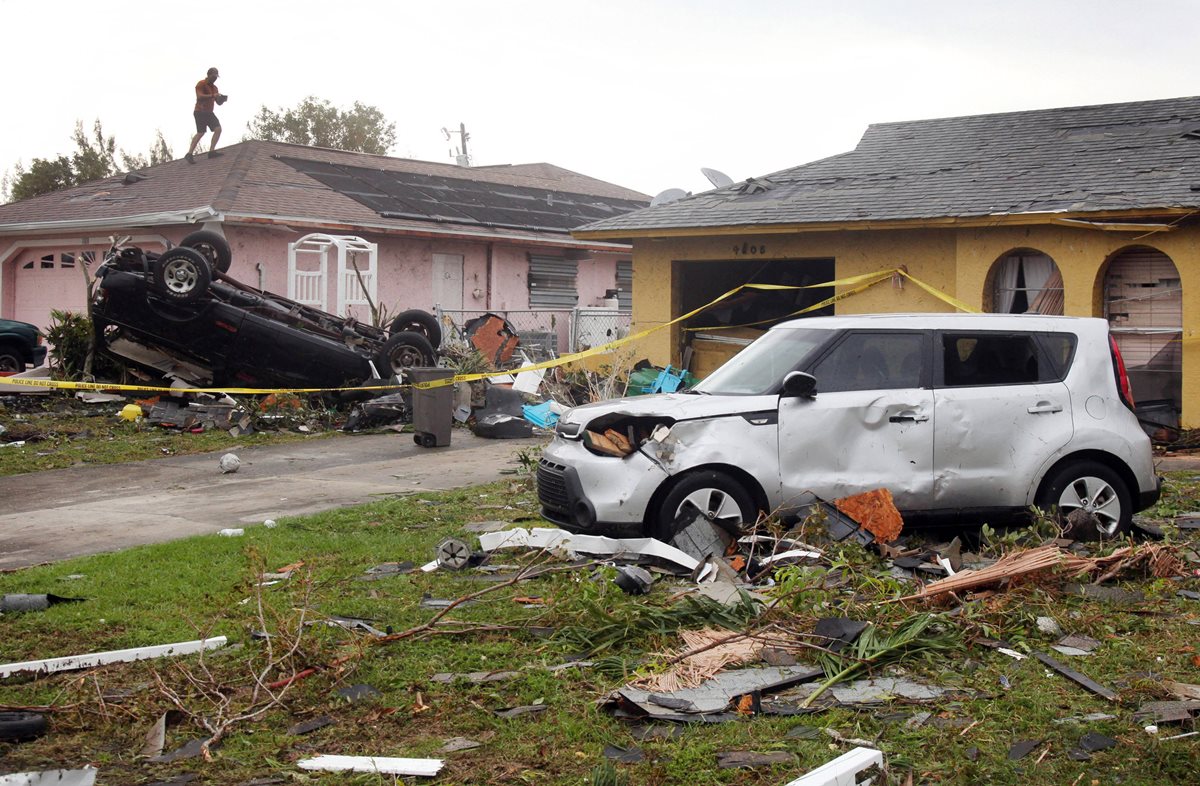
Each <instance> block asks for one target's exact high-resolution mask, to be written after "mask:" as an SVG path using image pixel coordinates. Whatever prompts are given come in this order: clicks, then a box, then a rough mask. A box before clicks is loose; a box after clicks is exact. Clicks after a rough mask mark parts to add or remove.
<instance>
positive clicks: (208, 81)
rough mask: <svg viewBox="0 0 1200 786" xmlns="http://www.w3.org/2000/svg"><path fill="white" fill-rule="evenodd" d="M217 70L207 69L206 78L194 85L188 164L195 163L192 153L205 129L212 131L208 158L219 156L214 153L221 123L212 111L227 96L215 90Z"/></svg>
mask: <svg viewBox="0 0 1200 786" xmlns="http://www.w3.org/2000/svg"><path fill="white" fill-rule="evenodd" d="M217 76H218V74H217V69H215V68H210V69H208V76H206V77H205V78H204V79H201V80H200V81H199V82H197V83H196V109H195V111H193V112H192V115H193V116H195V118H196V135H195V136H194V137H192V144H191V146H190V147H189V148H188V151H187V155H186V156H184V158H186V159H187V162H188V163H189V164H194V163H196V159H195V158H194V157H193V155H192V153H193V151H195V149H196V145H197V144H199V142H200V138H201V137H203V136H204V131H205V129H207V130H209V131H212V132H213V136H212V145H210V146H209V149H208V157H209V158H216V157H217V156H219V155H221V154H220V153H218V152H217V151H216V147H217V140H218V139H220V138H221V121H220V120H217V115H216V113H215V112H213V109H214V108H215V106H216V105H217V104H223V103H225V100H226V98H228V96H225V95H222V94H221V93H220V92H219V91H218V90H217Z"/></svg>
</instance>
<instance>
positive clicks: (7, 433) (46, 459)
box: [0, 388, 334, 477]
mask: <svg viewBox="0 0 1200 786" xmlns="http://www.w3.org/2000/svg"><path fill="white" fill-rule="evenodd" d="M5 392H6V391H5V390H4V389H3V388H0V394H4V393H5ZM123 403H124V402H121V403H115V404H83V403H81V402H79V401H77V400H76V399H75V398H74V397H72V396H70V395H67V394H52V395H49V396H20V397H8V398H7V399H4V400H3V401H0V426H2V427H3V430H2V431H0V477H3V476H5V475H19V474H21V473H24V472H37V471H40V470H45V469H61V468H63V467H72V466H75V465H78V464H121V463H124V462H128V461H142V460H144V459H152V458H161V457H163V456H174V455H187V454H192V453H207V452H209V451H214V450H222V449H224V448H230V447H244V446H251V445H273V444H278V443H281V442H295V441H297V440H302V439H313V438H316V437H322V436H329V435H331V434H332V433H334V432H332V431H330V430H328V429H326V428H323V426H322V424H321V422H320V421H321V420H322V419H326V420H327V418H324V416H325V415H326V413H318V412H314V411H312V410H309V409H307V408H305V409H301V410H298V411H296V412H295V413H287V414H288V415H289V417H288V418H286V419H283V420H281V421H280V422H278V423H277V424H276V423H270V422H267V421H262V420H260V421H259V422H260V425H265V426H267V427H266V428H263V429H262V430H258V431H255V432H254V433H252V434H247V435H245V436H238V437H234V436H231V435H230V434H229V433H228V432H226V431H223V430H220V429H215V430H207V431H203V432H200V433H191V432H185V431H178V430H175V429H168V428H163V427H161V426H157V425H153V424H151V423H148V422H146V421H144V420H143V421H140V422H128V421H124V420H122V419H121V418H119V417H118V416H117V413H118V412H119V411H120V409H121V407H122V405H123ZM256 414H259V413H256ZM306 420H307V421H308V422H311V424H312V425H311V427H310V428H309V430H308V431H307V432H301V431H298V430H296V427H297V426H299V425H303V424H304V423H305V421H306ZM16 443H24V444H16Z"/></svg>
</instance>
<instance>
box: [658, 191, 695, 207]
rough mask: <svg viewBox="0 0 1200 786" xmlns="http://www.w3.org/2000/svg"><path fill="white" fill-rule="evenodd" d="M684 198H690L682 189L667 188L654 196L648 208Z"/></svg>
mask: <svg viewBox="0 0 1200 786" xmlns="http://www.w3.org/2000/svg"><path fill="white" fill-rule="evenodd" d="M685 196H690V194H688V192H686V191H684V190H683V189H682V188H668V189H667V190H666V191H659V192H658V193H657V194H655V195H654V199H651V200H650V207H654V206H655V205H665V204H667V203H668V202H676V201H678V200H680V199H683V198H684V197H685Z"/></svg>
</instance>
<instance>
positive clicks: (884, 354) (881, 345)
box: [812, 332, 924, 393]
mask: <svg viewBox="0 0 1200 786" xmlns="http://www.w3.org/2000/svg"><path fill="white" fill-rule="evenodd" d="M923 344H924V336H923V335H922V334H921V333H862V332H853V333H850V334H849V335H847V336H846V337H845V339H843V340H842V341H840V342H839V343H838V345H837V346H836V347H834V348H833V349H832V350H830V352H829V354H827V355H826V356H825V357H823V358H821V359H820V360H819V361H818V362H817V364H816V365H815V366H813V368H812V375H813V376H814V377H816V378H817V392H818V393H835V392H838V391H843V390H894V389H898V388H917V387H920V386H921V367H922V358H923V357H924V353H923V352H922V351H921V348H922V346H923Z"/></svg>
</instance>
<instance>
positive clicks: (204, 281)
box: [153, 246, 212, 303]
mask: <svg viewBox="0 0 1200 786" xmlns="http://www.w3.org/2000/svg"><path fill="white" fill-rule="evenodd" d="M211 281H212V271H211V270H210V269H209V266H208V260H207V259H205V258H204V255H203V254H201V253H200V252H199V251H196V250H195V249H192V248H187V247H185V246H177V247H175V248H172V249H171V250H170V251H167V252H165V253H164V254H163V255H162V256H160V257H159V258H158V259H156V260H154V272H153V286H154V291H155V292H156V293H158V295H159V296H160V297H162V298H165V299H166V300H169V301H172V302H174V303H192V302H194V301H196V300H199V299H200V298H201V297H203V296H204V294H205V293H206V292H208V285H209V283H210V282H211Z"/></svg>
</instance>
